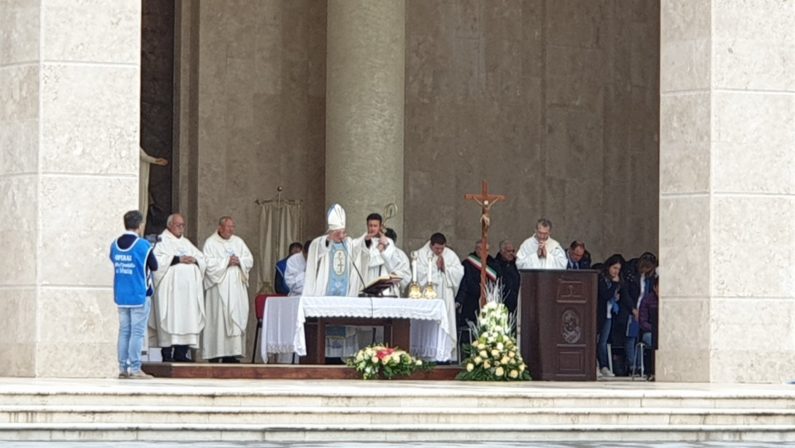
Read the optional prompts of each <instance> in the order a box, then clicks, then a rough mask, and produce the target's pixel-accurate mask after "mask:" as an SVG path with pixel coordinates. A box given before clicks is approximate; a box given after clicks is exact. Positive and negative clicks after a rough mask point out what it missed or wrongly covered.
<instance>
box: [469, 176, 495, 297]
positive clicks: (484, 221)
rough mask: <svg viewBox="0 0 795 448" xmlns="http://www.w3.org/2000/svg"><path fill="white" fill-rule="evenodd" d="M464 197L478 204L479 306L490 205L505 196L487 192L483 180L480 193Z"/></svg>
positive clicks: (483, 284) (486, 254) (483, 291)
mask: <svg viewBox="0 0 795 448" xmlns="http://www.w3.org/2000/svg"><path fill="white" fill-rule="evenodd" d="M464 199H466V200H468V201H475V202H477V203H478V205H480V210H481V215H480V229H481V230H480V232H481V233H480V238H481V240H482V242H481V244H480V253H479V254H478V256H479V257H480V306H481V308H482V307H483V305H485V304H486V269H488V266H489V264H488V259H489V249H488V246H489V225H491V215H490V213H491V207H492V206H493V205H494V204H496V203H497V202H500V201H504V200H505V196H503V195H501V194H489V183H488V182H486V181H485V180H484V181H482V183H481V189H480V194H479V195H478V194H467V195H464Z"/></svg>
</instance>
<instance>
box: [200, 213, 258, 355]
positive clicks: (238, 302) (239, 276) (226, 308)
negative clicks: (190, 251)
mask: <svg viewBox="0 0 795 448" xmlns="http://www.w3.org/2000/svg"><path fill="white" fill-rule="evenodd" d="M203 252H204V258H205V260H206V261H207V269H206V271H205V275H204V289H205V301H204V307H205V310H206V315H207V323H206V325H205V326H204V332H203V333H202V357H203V358H204V359H206V360H209V361H210V362H223V363H239V362H240V360H239V359H238V358H239V357H241V356H243V354H244V353H245V351H246V325H247V324H248V279H249V277H248V273H249V271H250V270H251V268H252V267H253V266H254V256H253V255H252V254H251V251H250V250H249V249H248V246H246V243H245V242H244V241H243V239H242V238H240V237H238V236H237V235H235V221H234V220H233V219H232V217H231V216H223V217H221V219H220V220H219V221H218V230H216V231H215V232H213V234H212V235H210V237H209V238H207V240H206V241H205V242H204V247H203Z"/></svg>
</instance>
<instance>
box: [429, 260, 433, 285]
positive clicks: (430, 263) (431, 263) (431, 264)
mask: <svg viewBox="0 0 795 448" xmlns="http://www.w3.org/2000/svg"><path fill="white" fill-rule="evenodd" d="M432 270H433V254H431V256H430V257H428V284H429V285H430V284H431V278H432V277H431V271H432Z"/></svg>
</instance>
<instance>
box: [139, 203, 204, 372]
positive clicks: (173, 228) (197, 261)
mask: <svg viewBox="0 0 795 448" xmlns="http://www.w3.org/2000/svg"><path fill="white" fill-rule="evenodd" d="M184 233H185V218H183V217H182V215H180V214H179V213H175V214H173V215H171V216H169V217H168V220H167V221H166V230H164V231H163V233H161V234H160V236H159V237H158V243H157V245H155V249H154V252H155V257H157V264H158V266H160V269H158V270H157V271H156V272H155V296H154V299H155V300H154V303H153V304H152V305H153V307H154V313H153V314H154V318H155V319H154V322H152V321H150V327H151V328H153V329H155V330H156V332H157V333H156V334H157V343H156V344H150V345H152V346H156V347H161V348H162V349H161V353H162V355H163V362H173V361H176V362H191V359H190V358H189V357H188V349H189V348H199V335H200V334H201V332H202V330H203V329H204V324H205V313H204V286H203V279H204V270H205V269H206V268H207V264H206V262H205V258H204V254H203V253H202V252H201V251H200V250H199V249H197V248H196V246H194V245H193V243H191V242H190V240H188V237H186V236H184Z"/></svg>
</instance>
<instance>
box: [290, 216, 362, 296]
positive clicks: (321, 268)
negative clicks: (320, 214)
mask: <svg viewBox="0 0 795 448" xmlns="http://www.w3.org/2000/svg"><path fill="white" fill-rule="evenodd" d="M326 221H327V222H328V231H327V232H326V234H325V235H323V236H319V237H317V238H315V239H314V240H312V244H311V245H310V247H309V251H307V255H306V275H305V277H304V295H305V296H348V297H356V296H357V295H359V291H361V289H362V287H363V286H364V285H363V282H364V277H362V267H363V266H367V265H368V264H369V261H370V260H369V254H368V252H367V251H366V250H363V249H362V246H361V241H354V240H352V239H351V238H350V237H349V236H348V234H347V232H346V231H345V210H344V209H343V208H342V207H341V206H340V205H339V204H334V205H332V206H331V208H329V210H328V212H327V213H326ZM365 249H366V248H365Z"/></svg>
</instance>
